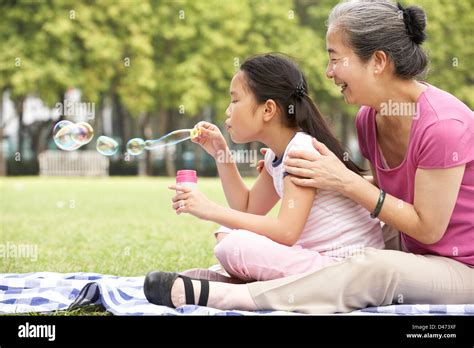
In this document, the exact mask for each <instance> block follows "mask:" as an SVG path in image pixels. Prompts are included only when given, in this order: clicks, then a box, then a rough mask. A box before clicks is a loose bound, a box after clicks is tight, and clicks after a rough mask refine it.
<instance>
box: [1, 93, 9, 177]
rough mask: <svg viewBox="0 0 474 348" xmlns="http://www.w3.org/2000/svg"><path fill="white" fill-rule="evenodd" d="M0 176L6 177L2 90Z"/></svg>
mask: <svg viewBox="0 0 474 348" xmlns="http://www.w3.org/2000/svg"><path fill="white" fill-rule="evenodd" d="M0 93H1V94H0V103H1V104H0V176H5V175H7V163H6V161H5V160H6V157H5V154H4V153H3V127H4V124H3V93H4V90H1V91H0Z"/></svg>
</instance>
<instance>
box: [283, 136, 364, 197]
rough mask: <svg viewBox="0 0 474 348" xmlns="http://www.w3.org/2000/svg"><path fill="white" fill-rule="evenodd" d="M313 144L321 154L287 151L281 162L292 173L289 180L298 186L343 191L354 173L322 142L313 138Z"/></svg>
mask: <svg viewBox="0 0 474 348" xmlns="http://www.w3.org/2000/svg"><path fill="white" fill-rule="evenodd" d="M313 146H314V148H315V149H316V150H318V151H319V153H320V154H321V156H318V155H317V154H315V153H312V152H309V151H304V150H290V151H289V153H288V156H287V158H286V159H285V161H284V162H283V164H284V165H285V170H286V171H287V172H288V173H289V174H291V175H294V176H293V177H291V181H292V182H293V183H294V184H296V185H300V186H306V187H314V188H318V189H325V190H333V191H339V192H342V191H344V189H345V188H346V187H347V185H349V184H350V182H351V181H352V179H353V178H354V176H353V175H354V174H355V173H354V172H352V171H351V170H349V169H347V167H346V166H345V165H344V163H342V162H341V161H340V160H339V158H337V157H336V155H335V154H334V153H332V152H331V151H330V150H329V149H328V148H327V147H326V145H324V144H323V143H320V142H319V141H317V140H316V139H313ZM355 175H357V174H355Z"/></svg>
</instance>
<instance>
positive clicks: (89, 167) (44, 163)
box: [39, 150, 109, 176]
mask: <svg viewBox="0 0 474 348" xmlns="http://www.w3.org/2000/svg"><path fill="white" fill-rule="evenodd" d="M39 167H40V175H42V176H58V175H60V176H107V175H109V159H108V158H107V157H105V156H102V155H101V154H99V153H97V152H95V151H73V152H66V151H54V150H47V151H44V152H42V153H40V155H39Z"/></svg>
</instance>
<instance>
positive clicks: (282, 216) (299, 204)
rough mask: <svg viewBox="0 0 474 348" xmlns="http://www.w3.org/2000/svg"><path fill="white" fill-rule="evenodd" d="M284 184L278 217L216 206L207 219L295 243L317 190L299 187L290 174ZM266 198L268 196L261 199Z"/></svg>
mask: <svg viewBox="0 0 474 348" xmlns="http://www.w3.org/2000/svg"><path fill="white" fill-rule="evenodd" d="M267 175H268V174H267ZM264 180H266V179H264ZM284 183H285V184H284V185H285V187H284V193H283V199H282V204H281V207H280V211H279V213H278V217H276V218H273V217H269V216H260V215H254V214H249V213H243V212H240V211H236V210H233V209H229V208H224V207H220V206H215V209H212V211H210V212H209V215H208V216H207V219H209V220H212V221H214V222H216V223H218V224H221V225H224V226H227V227H229V228H235V229H237V228H240V229H245V230H249V231H252V232H255V233H258V234H261V235H263V236H266V237H268V238H270V239H272V240H273V241H275V242H277V243H280V244H284V245H293V244H294V243H296V241H297V240H298V239H299V237H300V235H301V233H302V231H303V228H304V225H305V224H306V221H307V219H308V216H309V213H310V211H311V207H312V203H313V200H314V196H315V194H316V190H314V189H313V188H304V187H298V186H296V185H295V184H293V183H292V182H291V180H290V178H289V177H286V178H285V179H284ZM275 194H276V193H275ZM264 199H265V197H261V198H260V200H264ZM270 209H271V208H270Z"/></svg>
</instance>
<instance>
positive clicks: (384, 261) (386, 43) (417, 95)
mask: <svg viewBox="0 0 474 348" xmlns="http://www.w3.org/2000/svg"><path fill="white" fill-rule="evenodd" d="M328 23H329V25H328V31H327V50H328V53H329V58H330V60H329V64H328V68H327V76H328V77H329V78H331V79H333V80H334V82H335V84H336V85H338V86H339V87H340V88H341V93H342V94H343V95H344V98H345V100H346V102H347V103H349V104H357V105H360V106H361V108H360V111H359V113H358V115H357V119H356V125H357V130H358V136H359V145H360V149H361V152H362V154H363V155H364V157H366V158H367V159H368V160H369V162H370V164H371V168H372V173H373V177H371V178H370V179H368V180H366V179H364V178H363V177H360V176H357V175H354V174H353V173H352V172H351V171H349V170H348V169H347V168H346V166H344V164H343V163H342V162H341V161H340V160H339V159H338V158H337V157H336V156H335V155H334V154H333V153H331V151H329V150H328V149H327V148H326V146H325V145H324V144H322V143H318V142H317V141H316V140H314V146H315V147H316V149H318V150H319V152H320V154H321V156H316V155H311V154H309V153H305V152H299V151H294V152H293V153H290V155H292V156H291V158H290V159H288V160H287V161H286V163H285V165H286V170H287V172H288V173H290V174H292V175H293V178H292V180H293V182H294V183H296V184H298V185H302V186H310V187H314V188H317V189H318V188H320V189H325V190H335V191H338V192H340V193H342V194H344V195H346V196H347V197H349V198H351V199H352V200H354V201H356V202H357V203H359V204H360V205H361V206H363V207H365V208H366V209H367V211H368V213H370V214H371V216H372V217H373V218H378V219H380V220H381V221H382V222H384V223H385V224H386V225H387V226H391V227H393V229H395V230H396V231H401V240H402V246H403V250H404V251H398V250H376V249H371V248H367V249H365V250H364V253H363V254H362V255H359V256H357V257H352V258H349V259H346V260H344V261H341V262H339V263H336V264H334V265H332V266H329V267H327V268H325V269H323V270H320V271H317V272H309V273H304V274H300V275H295V276H291V277H287V278H282V279H277V280H271V281H265V282H255V283H250V284H244V285H233V284H225V283H218V282H211V283H210V284H209V283H207V281H203V280H201V282H199V281H194V280H193V281H191V280H190V279H182V278H181V277H180V276H178V275H176V274H164V273H162V272H159V273H151V274H150V275H149V276H148V277H147V281H146V283H145V292H146V293H148V296H149V295H150V294H153V295H156V296H158V297H160V296H161V297H162V298H165V300H166V301H168V302H166V301H165V302H162V303H168V304H170V305H173V306H178V305H182V304H184V303H192V302H193V301H196V303H197V298H198V297H199V303H200V304H205V303H206V302H207V304H208V305H209V306H212V307H217V308H222V309H233V308H240V309H246V310H255V309H276V310H296V311H301V312H307V313H333V312H348V311H352V310H355V309H358V308H363V307H367V306H380V305H388V304H392V303H431V304H448V303H451V304H454V303H474V268H473V267H474V116H473V113H472V111H471V110H470V109H469V108H468V107H467V106H466V105H464V104H463V103H462V102H461V101H459V100H458V99H456V98H455V97H454V96H452V95H451V94H449V93H447V92H445V91H442V90H440V89H438V88H436V87H434V86H431V85H429V84H427V83H423V82H420V81H418V80H417V77H418V76H420V75H421V74H422V73H423V72H424V71H425V69H426V67H427V64H428V58H427V56H426V54H425V52H424V51H423V49H422V48H421V44H422V42H423V41H424V40H425V37H426V36H425V32H424V30H425V23H426V22H425V15H424V12H423V11H422V10H421V9H420V8H418V7H414V6H410V7H407V8H402V7H400V6H399V5H398V6H397V5H395V4H392V3H389V2H366V3H364V2H348V3H342V4H339V5H337V6H336V7H335V8H334V9H333V10H332V12H331V14H330V17H329V22H328ZM185 285H186V286H185ZM201 285H202V286H203V288H202V291H201ZM193 287H194V290H195V292H194V293H193V292H192V288H193ZM185 290H186V291H185ZM185 292H186V297H187V299H185V298H184V293H185ZM194 297H195V298H194ZM206 300H207V301H206ZM169 301H170V302H169Z"/></svg>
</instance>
